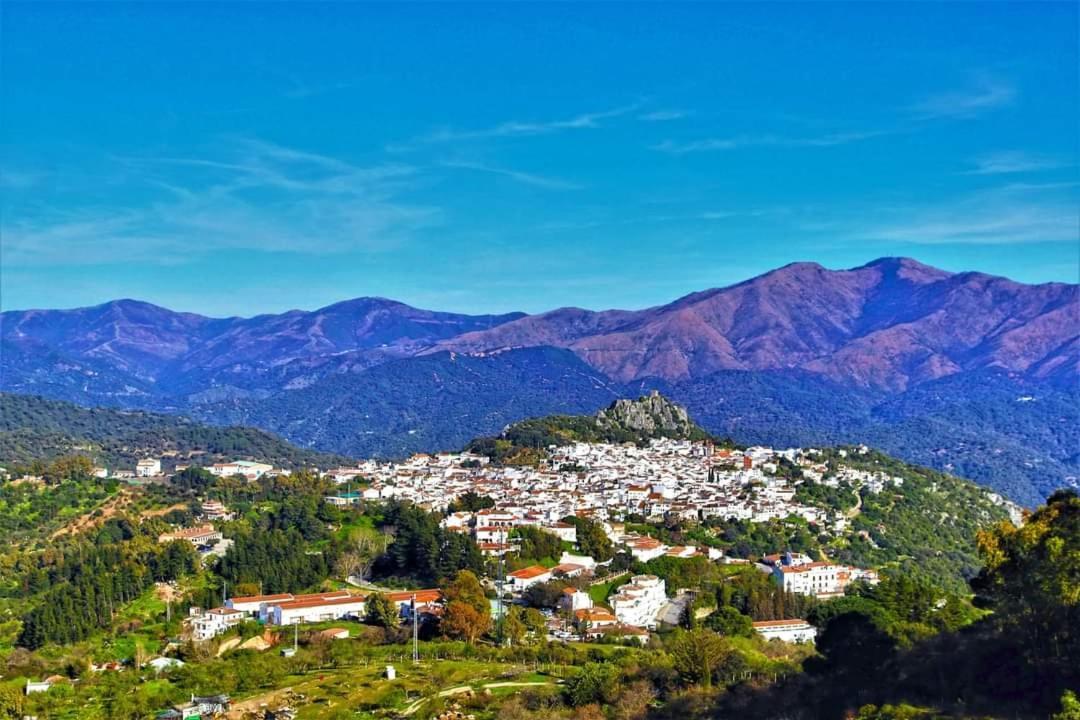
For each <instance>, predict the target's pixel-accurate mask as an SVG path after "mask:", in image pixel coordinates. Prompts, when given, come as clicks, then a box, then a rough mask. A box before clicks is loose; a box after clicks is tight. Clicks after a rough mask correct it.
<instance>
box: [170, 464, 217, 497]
mask: <svg viewBox="0 0 1080 720" xmlns="http://www.w3.org/2000/svg"><path fill="white" fill-rule="evenodd" d="M215 483H217V477H215V476H214V475H212V474H211V473H210V471H209V470H206V469H205V468H201V467H195V466H194V465H191V466H188V467H186V468H184V469H183V470H181V471H180V472H178V473H176V474H175V475H173V478H172V484H173V485H174V486H175V487H178V488H182V489H184V490H192V491H194V492H197V493H205V492H206V491H207V490H209V489H210V488H212V487H213V486H214V485H215Z"/></svg>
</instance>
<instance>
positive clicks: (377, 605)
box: [364, 593, 398, 628]
mask: <svg viewBox="0 0 1080 720" xmlns="http://www.w3.org/2000/svg"><path fill="white" fill-rule="evenodd" d="M364 620H365V621H366V622H367V623H368V624H370V625H378V626H379V627H384V628H390V627H394V626H395V625H397V624H398V613H397V608H396V607H395V606H394V603H392V602H390V599H389V598H388V597H386V596H385V595H383V594H382V593H372V594H371V595H368V596H367V599H365V600H364Z"/></svg>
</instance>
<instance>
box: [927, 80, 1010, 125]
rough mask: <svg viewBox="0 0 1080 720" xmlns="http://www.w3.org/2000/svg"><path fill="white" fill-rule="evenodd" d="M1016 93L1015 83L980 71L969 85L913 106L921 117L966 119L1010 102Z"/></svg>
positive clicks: (939, 94) (932, 96)
mask: <svg viewBox="0 0 1080 720" xmlns="http://www.w3.org/2000/svg"><path fill="white" fill-rule="evenodd" d="M1016 96H1017V90H1016V87H1015V86H1014V85H1013V84H1011V83H1009V82H1006V81H1005V80H1002V79H1000V78H995V77H992V76H991V75H989V74H986V73H980V74H979V75H977V76H976V77H975V78H974V80H973V82H972V83H971V85H970V86H968V87H966V88H963V89H960V90H951V91H949V92H943V93H938V94H936V95H931V96H930V97H928V98H926V99H925V100H922V101H921V102H918V103H916V104H915V105H913V106H912V107H911V108H910V109H911V111H912V112H913V113H914V115H915V116H916V117H917V118H919V119H922V120H935V119H967V118H972V117H976V116H978V115H981V114H982V113H984V112H986V111H988V110H994V109H996V108H1000V107H1005V106H1008V105H1011V104H1012V103H1013V102H1014V101H1015V100H1016Z"/></svg>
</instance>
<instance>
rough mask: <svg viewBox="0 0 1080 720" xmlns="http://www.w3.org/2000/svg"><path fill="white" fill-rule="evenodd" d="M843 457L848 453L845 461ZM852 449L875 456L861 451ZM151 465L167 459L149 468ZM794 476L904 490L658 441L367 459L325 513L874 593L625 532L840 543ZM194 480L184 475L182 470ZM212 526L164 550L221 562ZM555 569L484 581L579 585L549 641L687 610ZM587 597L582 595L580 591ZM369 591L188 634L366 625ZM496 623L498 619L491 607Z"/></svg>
mask: <svg viewBox="0 0 1080 720" xmlns="http://www.w3.org/2000/svg"><path fill="white" fill-rule="evenodd" d="M841 452H842V453H844V452H845V451H841ZM853 452H866V450H865V449H864V448H857V449H855V450H853ZM139 467H140V468H143V467H154V468H155V469H156V470H157V471H158V473H159V474H160V472H161V470H160V461H159V460H157V459H146V460H143V461H141V462H140V463H139ZM791 468H798V469H799V470H800V471H801V473H800V475H801V478H812V479H814V480H815V481H817V482H820V483H822V484H823V485H825V486H827V487H834V488H835V487H839V486H840V485H841V483H846V484H848V485H850V486H851V487H853V488H861V489H863V490H865V491H868V492H881V491H882V490H884V489H885V488H888V487H899V486H901V485H902V483H903V480H902V478H899V477H892V476H888V475H886V474H883V473H880V472H867V471H863V470H857V469H854V468H851V467H846V466H843V465H841V466H840V467H839V468H836V467H833V468H832V470H830V468H829V467H828V466H827V465H826V464H824V462H823V461H822V457H821V452H820V451H817V450H814V449H789V450H776V449H773V448H768V447H752V448H747V449H745V450H738V449H727V448H718V447H716V446H715V445H714V444H713V443H712V442H709V441H688V440H673V439H655V440H652V441H650V442H649V443H648V444H646V445H635V444H629V443H628V444H610V443H573V444H570V445H566V446H552V447H551V448H549V458H548V459H547V460H545V461H544V462H542V463H540V464H538V465H537V466H535V467H533V466H506V465H497V464H494V463H492V462H490V460H489V458H488V457H486V456H484V455H479V454H475V453H470V452H457V453H437V454H416V455H413V456H412V457H410V458H408V459H407V460H404V461H401V462H382V461H376V460H366V461H363V462H360V463H358V464H357V465H355V466H353V467H337V468H332V469H329V470H325V471H322V472H323V476H324V477H326V478H328V479H330V480H332V482H333V483H334V484H335V485H336V486H337V487H338V488H339V490H338V492H336V493H334V494H331V495H327V496H325V497H324V498H323V500H324V502H326V503H328V504H331V505H336V506H352V505H360V504H363V503H366V502H380V501H387V500H392V499H393V500H404V501H409V502H411V503H414V504H416V505H418V506H420V507H422V508H424V509H427V510H430V511H435V512H440V513H442V514H443V520H442V523H441V524H442V526H443V527H444V528H445V529H447V530H449V531H452V532H455V533H462V534H466V535H468V536H469V537H471V538H472V539H473V540H474V541H475V543H476V544H477V547H478V548H479V549H480V551H481V552H482V553H483V554H484V555H487V556H488V557H490V558H492V559H493V560H496V559H498V558H501V557H503V556H505V555H507V554H508V553H513V552H515V551H517V550H518V540H517V538H516V533H515V530H518V529H521V528H526V527H533V528H538V529H540V530H543V531H545V532H547V533H550V534H551V535H553V536H555V537H557V538H558V539H559V541H561V542H562V543H563V544H564V546H565V547H568V548H571V549H573V546H574V545H575V543H577V539H578V538H577V527H576V526H575V525H574V524H571V523H569V522H566V520H567V519H568V518H572V517H579V518H588V519H589V520H591V521H593V522H595V523H597V524H598V525H599V526H600V527H601V528H602V529H603V532H604V533H605V534H606V535H607V537H608V538H609V539H610V540H611V542H612V543H613V544H614V546H615V547H617V548H619V549H620V550H621V551H623V552H625V553H627V554H629V555H630V556H631V557H632V558H633V559H634V560H636V561H640V562H642V563H645V562H648V561H650V560H653V559H655V558H660V557H672V558H690V557H696V556H701V557H706V558H708V559H709V560H710V561H713V562H718V563H737V564H750V563H753V564H754V565H755V566H756V567H757V568H758V569H759V570H760V571H761V572H762V573H763V574H766V575H768V576H769V577H770V578H772V580H773V581H774V582H775V583H776V585H777V586H778V587H779V588H782V589H783V590H784V591H786V592H790V593H795V594H801V595H810V596H814V597H816V598H818V599H828V598H832V597H838V596H841V595H843V594H844V592H845V589H846V588H847V587H848V586H849V585H850V584H851V583H853V582H856V581H863V582H867V583H871V584H873V583H876V582H877V581H878V576H877V573H876V572H875V571H874V570H872V569H865V568H856V567H850V566H847V565H843V564H840V563H835V562H832V561H829V560H827V559H825V558H817V559H815V558H811V557H809V556H806V555H804V554H800V553H792V552H787V551H786V550H785V549H784V548H777V552H776V553H774V554H771V555H766V556H764V557H761V558H739V557H728V556H726V555H725V554H724V553H723V552H722V551H720V550H718V549H716V548H712V547H705V546H702V547H695V546H689V545H683V546H669V545H667V544H665V543H663V542H661V541H660V540H658V539H656V538H654V537H651V536H650V535H648V534H641V533H638V532H629V531H627V530H626V524H627V521H629V520H633V519H640V520H646V521H663V520H664V519H665V518H672V517H674V518H678V519H683V520H695V521H696V520H705V519H709V518H720V519H735V520H749V521H755V522H762V521H767V520H770V519H783V518H788V517H790V516H796V517H799V518H803V519H805V520H806V521H808V522H812V523H816V524H817V525H819V526H820V527H823V528H831V529H832V530H833V531H836V532H839V531H841V530H843V529H844V528H845V527H846V524H847V522H848V520H849V517H850V514H847V513H840V512H837V511H835V510H826V509H823V508H822V507H817V506H814V505H810V504H807V503H804V502H800V501H799V500H797V499H796V487H797V484H798V482H802V480H801V479H800V480H793V479H792V477H793V475H792V473H791V472H790V469H791ZM181 469H182V468H181ZM208 470H210V472H211V473H213V474H214V475H215V476H218V477H221V476H222V475H223V473H230V472H231V473H232V474H233V475H238V476H240V477H241V478H243V479H244V480H245V481H253V480H255V479H257V478H259V477H262V476H263V475H273V474H276V473H277V472H279V471H276V470H274V468H272V467H271V466H270V465H268V464H265V463H257V462H249V461H235V462H231V463H218V464H215V465H214V466H212V468H208ZM467 494H472V495H475V496H483V497H485V498H490V500H491V501H492V503H493V505H492V507H487V508H483V509H479V510H476V511H473V512H469V511H456V512H453V511H451V510H450V507H451V505H452V504H453V503H454V501H455V500H456V499H458V498H461V497H463V496H466V495H467ZM201 510H202V512H201V515H200V518H201V521H202V522H201V524H199V525H196V526H193V527H188V528H177V529H176V530H174V531H172V532H169V533H165V534H162V535H161V536H160V537H159V542H162V543H166V542H173V541H185V542H190V543H191V544H192V545H193V546H195V547H196V549H198V550H199V551H200V553H201V554H202V555H203V557H208V556H210V555H221V554H223V553H224V551H225V550H227V548H228V543H229V542H230V541H229V540H228V538H224V537H223V536H222V533H221V532H220V531H219V530H217V529H215V525H214V523H215V522H220V521H224V520H227V519H229V518H231V517H232V513H231V512H230V511H229V508H228V507H227V506H225V505H224V504H222V503H221V502H218V501H210V500H208V501H206V502H204V503H203V504H202V506H201ZM556 560H557V562H555V563H554V564H552V565H551V566H544V565H532V566H528V567H524V568H519V569H516V570H513V571H510V572H507V573H505V574H504V575H502V576H493V577H489V578H486V579H485V583H486V584H487V585H488V587H489V588H490V589H491V590H492V591H493V592H494V593H495V595H496V596H497V597H500V598H502V599H503V600H505V601H506V603H507V604H508V606H509V605H512V604H522V605H524V604H527V600H526V597H527V593H528V592H529V589H530V588H532V587H533V586H535V585H539V584H544V583H549V582H551V581H553V580H555V579H562V580H566V581H572V580H575V579H576V580H578V581H579V582H578V583H577V584H578V585H579V587H567V588H566V589H565V591H564V593H563V596H562V597H561V598H560V600H559V604H558V607H559V610H560V611H561V612H560V613H559V614H558V615H556V614H554V613H552V614H550V615H549V623H548V630H549V639H551V640H558V639H562V640H595V639H601V638H604V637H607V636H611V635H617V636H618V637H621V638H629V639H633V640H637V641H639V642H645V641H646V640H647V639H648V637H649V633H650V631H653V630H655V629H657V628H658V627H659V626H660V625H662V624H663V623H665V622H667V623H668V624H669V625H670V624H677V623H678V622H679V619H680V617H681V613H682V604H681V603H684V602H686V601H687V600H688V598H686V597H682V592H683V590H682V589H681V588H669V587H666V586H665V581H664V580H663V579H660V578H658V577H655V576H652V575H635V576H633V577H629V576H628V577H625V578H623V580H624V582H623V584H622V585H621V586H619V587H618V588H617V589H616V590H615V591H614V592H613V593H612V594H611V595H610V596H609V597H607V598H606V601H605V602H604V604H603V606H600V605H598V604H597V603H596V602H595V601H594V600H593V599H592V597H591V596H590V594H589V592H588V591H587V590H588V587H589V584H590V583H592V582H594V581H597V580H602V579H605V578H607V577H608V576H609V575H610V574H611V573H610V571H609V569H608V568H607V567H606V565H607V563H602V562H598V561H597V560H596V559H594V558H592V557H590V556H588V555H586V554H581V553H580V552H578V551H575V552H571V551H569V550H568V551H564V552H563V553H562V555H561V557H559V558H556ZM582 588H584V589H582ZM368 595H369V591H367V590H365V589H361V588H350V589H344V590H341V591H337V592H329V593H325V592H324V593H314V594H306V595H293V594H289V593H285V594H280V593H279V594H271V595H257V596H242V597H230V598H227V599H226V600H225V602H224V604H223V605H222V606H220V607H216V608H211V609H207V610H203V609H201V608H192V609H191V610H190V618H189V622H188V625H189V632H190V636H191V637H192V638H193V639H195V640H208V639H211V638H213V637H216V636H217V635H220V634H222V633H224V632H226V631H227V630H229V629H230V628H232V627H234V626H236V625H237V624H239V623H241V622H244V621H246V620H257V621H258V622H260V623H263V624H265V625H268V626H287V625H294V624H302V623H318V622H326V621H334V620H342V619H362V618H363V617H364V616H365V613H366V606H365V598H366V597H367V596H368ZM388 598H389V599H390V601H391V602H392V603H393V605H394V607H395V609H396V612H397V613H398V615H399V618H400V619H401V620H402V621H405V622H409V621H412V620H414V619H415V620H418V621H421V622H422V621H424V619H425V617H427V616H432V617H437V616H438V615H439V614H440V613H441V612H442V607H441V605H442V602H443V599H444V597H443V593H442V591H441V590H440V589H438V588H422V589H416V590H402V591H395V592H392V593H390V594H389V595H388ZM492 612H493V613H497V612H498V610H497V609H496V607H495V605H494V603H493V609H492ZM754 629H755V631H757V632H758V633H759V634H761V635H763V636H764V637H766V638H769V639H771V638H778V639H781V640H785V641H791V642H806V641H812V640H813V637H814V633H815V630H814V628H813V627H812V626H810V625H808V624H807V623H806V622H805V621H803V620H798V621H787V620H785V621H762V622H759V623H756V624H755V625H754Z"/></svg>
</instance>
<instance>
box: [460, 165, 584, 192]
mask: <svg viewBox="0 0 1080 720" xmlns="http://www.w3.org/2000/svg"><path fill="white" fill-rule="evenodd" d="M442 165H443V167H448V168H456V169H459V170H474V171H476V172H483V173H490V174H492V175H500V176H502V177H508V178H510V179H511V180H516V181H517V182H519V183H523V184H525V185H533V186H535V187H540V188H545V189H547V190H580V189H581V188H582V187H583V186H582V185H579V184H577V183H573V182H569V181H567V180H561V179H559V178H552V177H546V176H544V175H536V174H534V173H528V172H521V171H520V170H511V169H508V168H502V167H496V166H493V165H485V164H483V163H474V162H464V161H452V162H444V163H442Z"/></svg>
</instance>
